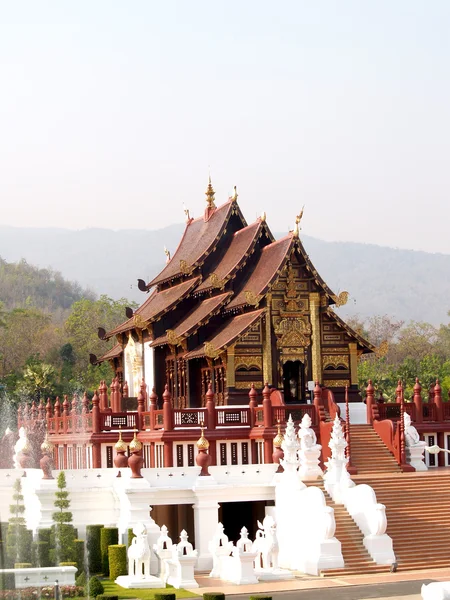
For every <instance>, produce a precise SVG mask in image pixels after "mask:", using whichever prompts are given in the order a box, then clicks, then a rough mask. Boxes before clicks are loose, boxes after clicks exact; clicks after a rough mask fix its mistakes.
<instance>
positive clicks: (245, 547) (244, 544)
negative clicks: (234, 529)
mask: <svg viewBox="0 0 450 600" xmlns="http://www.w3.org/2000/svg"><path fill="white" fill-rule="evenodd" d="M252 545H253V544H252V541H251V540H249V539H248V529H247V527H243V528H242V529H241V537H240V538H239V539H238V541H237V542H236V549H237V550H238V551H239V552H241V553H243V552H251V551H252Z"/></svg>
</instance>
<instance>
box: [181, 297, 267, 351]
mask: <svg viewBox="0 0 450 600" xmlns="http://www.w3.org/2000/svg"><path fill="white" fill-rule="evenodd" d="M264 313H265V309H264V308H261V309H259V310H255V311H251V312H247V313H244V314H242V315H237V316H235V317H232V318H231V319H230V320H229V321H228V322H227V323H226V324H225V325H224V326H223V327H222V328H221V329H220V331H218V332H217V333H216V334H214V335H213V336H211V337H210V338H209V339H208V340H206V342H205V343H204V344H203V345H202V346H198V347H197V348H195V349H194V350H191V351H190V352H188V353H187V354H186V355H185V356H184V358H185V359H186V360H189V359H193V358H201V357H203V356H208V357H210V358H217V357H218V356H219V354H221V352H223V351H224V350H226V348H228V347H229V346H231V345H232V344H234V342H235V341H236V340H237V339H238V338H239V337H241V336H242V335H244V334H245V333H246V332H247V331H248V329H249V328H250V327H251V326H252V325H254V324H255V323H256V322H257V321H258V319H260V318H261V317H262V316H263V314H264Z"/></svg>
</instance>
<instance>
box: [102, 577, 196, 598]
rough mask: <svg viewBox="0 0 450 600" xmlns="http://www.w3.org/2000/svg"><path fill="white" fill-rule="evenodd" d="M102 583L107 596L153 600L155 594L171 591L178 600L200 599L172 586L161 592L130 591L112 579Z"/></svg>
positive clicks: (103, 580) (155, 590)
mask: <svg viewBox="0 0 450 600" xmlns="http://www.w3.org/2000/svg"><path fill="white" fill-rule="evenodd" d="M101 582H102V584H103V587H104V588H105V594H117V595H118V596H119V598H142V600H152V599H153V598H154V596H155V594H158V593H161V592H165V591H168V590H169V589H170V591H171V592H174V593H175V594H176V595H177V598H193V597H198V594H193V593H192V592H188V591H187V590H176V589H175V588H173V587H172V586H170V585H168V586H167V587H166V588H163V589H160V590H158V589H154V590H152V589H150V590H148V589H147V590H138V589H131V590H128V589H126V588H123V587H120V585H117V584H116V583H114V581H111V580H110V579H101Z"/></svg>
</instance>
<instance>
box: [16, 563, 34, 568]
mask: <svg viewBox="0 0 450 600" xmlns="http://www.w3.org/2000/svg"><path fill="white" fill-rule="evenodd" d="M32 566H33V565H32V564H31V563H14V568H15V569H31V567H32Z"/></svg>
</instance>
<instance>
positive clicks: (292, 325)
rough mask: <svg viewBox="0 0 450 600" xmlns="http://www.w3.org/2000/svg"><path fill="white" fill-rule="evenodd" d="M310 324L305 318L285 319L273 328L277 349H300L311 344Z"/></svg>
mask: <svg viewBox="0 0 450 600" xmlns="http://www.w3.org/2000/svg"><path fill="white" fill-rule="evenodd" d="M311 332H312V329H311V324H310V323H309V321H308V320H307V317H285V318H284V319H281V321H280V322H279V323H278V325H277V326H276V328H275V335H276V336H277V346H278V347H279V348H290V347H302V348H306V347H307V346H309V345H310V344H311Z"/></svg>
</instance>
